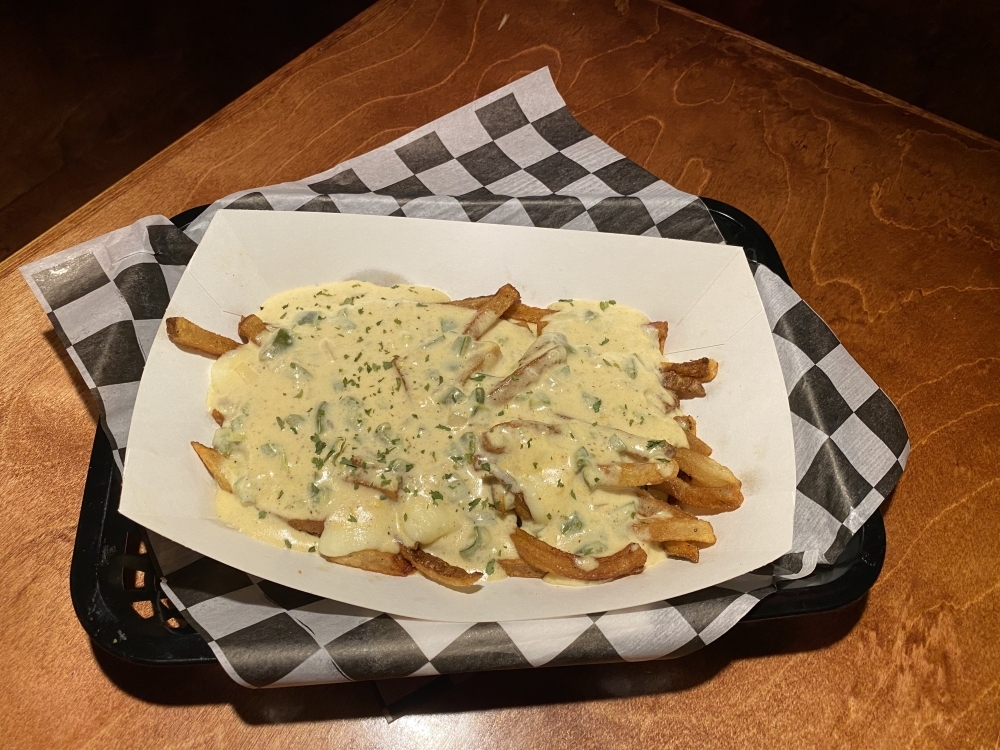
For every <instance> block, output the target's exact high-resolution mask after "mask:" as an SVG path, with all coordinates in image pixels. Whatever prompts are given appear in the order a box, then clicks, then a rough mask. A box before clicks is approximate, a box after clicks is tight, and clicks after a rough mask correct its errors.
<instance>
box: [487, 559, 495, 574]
mask: <svg viewBox="0 0 1000 750" xmlns="http://www.w3.org/2000/svg"><path fill="white" fill-rule="evenodd" d="M495 569H496V568H494V567H493V561H492V560H490V561H489V562H488V563H486V575H488V576H491V575H493V571H494V570H495Z"/></svg>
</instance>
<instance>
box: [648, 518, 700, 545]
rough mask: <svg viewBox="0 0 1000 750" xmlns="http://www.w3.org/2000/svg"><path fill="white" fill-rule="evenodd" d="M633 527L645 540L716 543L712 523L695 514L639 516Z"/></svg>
mask: <svg viewBox="0 0 1000 750" xmlns="http://www.w3.org/2000/svg"><path fill="white" fill-rule="evenodd" d="M685 516H687V514H685ZM631 528H632V533H634V534H635V535H636V536H637V537H639V539H642V540H643V541H645V542H693V543H695V544H699V545H701V546H703V547H708V546H710V545H713V544H715V532H714V531H712V524H710V523H709V522H708V521H702V520H701V519H700V518H694V517H693V516H687V517H684V516H675V517H673V518H667V517H665V516H650V517H648V518H637V519H635V522H634V523H633V524H632V527H631Z"/></svg>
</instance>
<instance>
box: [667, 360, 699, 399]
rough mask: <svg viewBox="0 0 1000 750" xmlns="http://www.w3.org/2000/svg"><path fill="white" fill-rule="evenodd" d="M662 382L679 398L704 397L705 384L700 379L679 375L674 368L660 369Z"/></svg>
mask: <svg viewBox="0 0 1000 750" xmlns="http://www.w3.org/2000/svg"><path fill="white" fill-rule="evenodd" d="M660 383H661V384H662V385H663V387H664V388H666V389H667V390H668V391H673V392H674V393H675V394H676V395H677V398H685V399H686V398H704V397H705V386H703V385H702V384H701V382H700V381H698V380H696V379H694V378H689V377H685V376H684V375H678V374H677V373H676V372H673V371H672V370H664V369H662V365H661V369H660Z"/></svg>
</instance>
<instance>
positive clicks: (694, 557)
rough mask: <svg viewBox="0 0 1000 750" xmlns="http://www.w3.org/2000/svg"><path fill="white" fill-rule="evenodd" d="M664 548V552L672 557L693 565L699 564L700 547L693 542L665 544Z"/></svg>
mask: <svg viewBox="0 0 1000 750" xmlns="http://www.w3.org/2000/svg"><path fill="white" fill-rule="evenodd" d="M662 546H663V551H664V552H666V553H667V554H668V555H670V557H680V558H681V559H684V560H690V561H691V562H693V563H696V562H698V557H699V555H698V552H699V547H698V545H697V544H694V543H692V542H663V544H662Z"/></svg>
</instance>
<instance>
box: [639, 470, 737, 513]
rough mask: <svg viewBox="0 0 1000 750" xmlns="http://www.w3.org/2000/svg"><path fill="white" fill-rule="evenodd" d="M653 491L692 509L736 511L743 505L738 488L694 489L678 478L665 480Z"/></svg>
mask: <svg viewBox="0 0 1000 750" xmlns="http://www.w3.org/2000/svg"><path fill="white" fill-rule="evenodd" d="M654 489H657V490H660V491H661V492H665V493H666V494H668V495H670V496H671V497H673V498H675V499H677V500H678V501H680V502H682V503H684V504H685V505H689V506H691V507H692V508H704V509H706V510H736V509H737V508H739V507H740V506H741V505H742V504H743V493H742V492H741V491H740V488H739V487H696V486H695V485H692V484H689V483H688V482H685V481H684V480H683V479H681V478H680V477H673V478H671V479H667V480H665V481H664V482H662V483H661V484H658V485H656V486H655V487H654Z"/></svg>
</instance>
